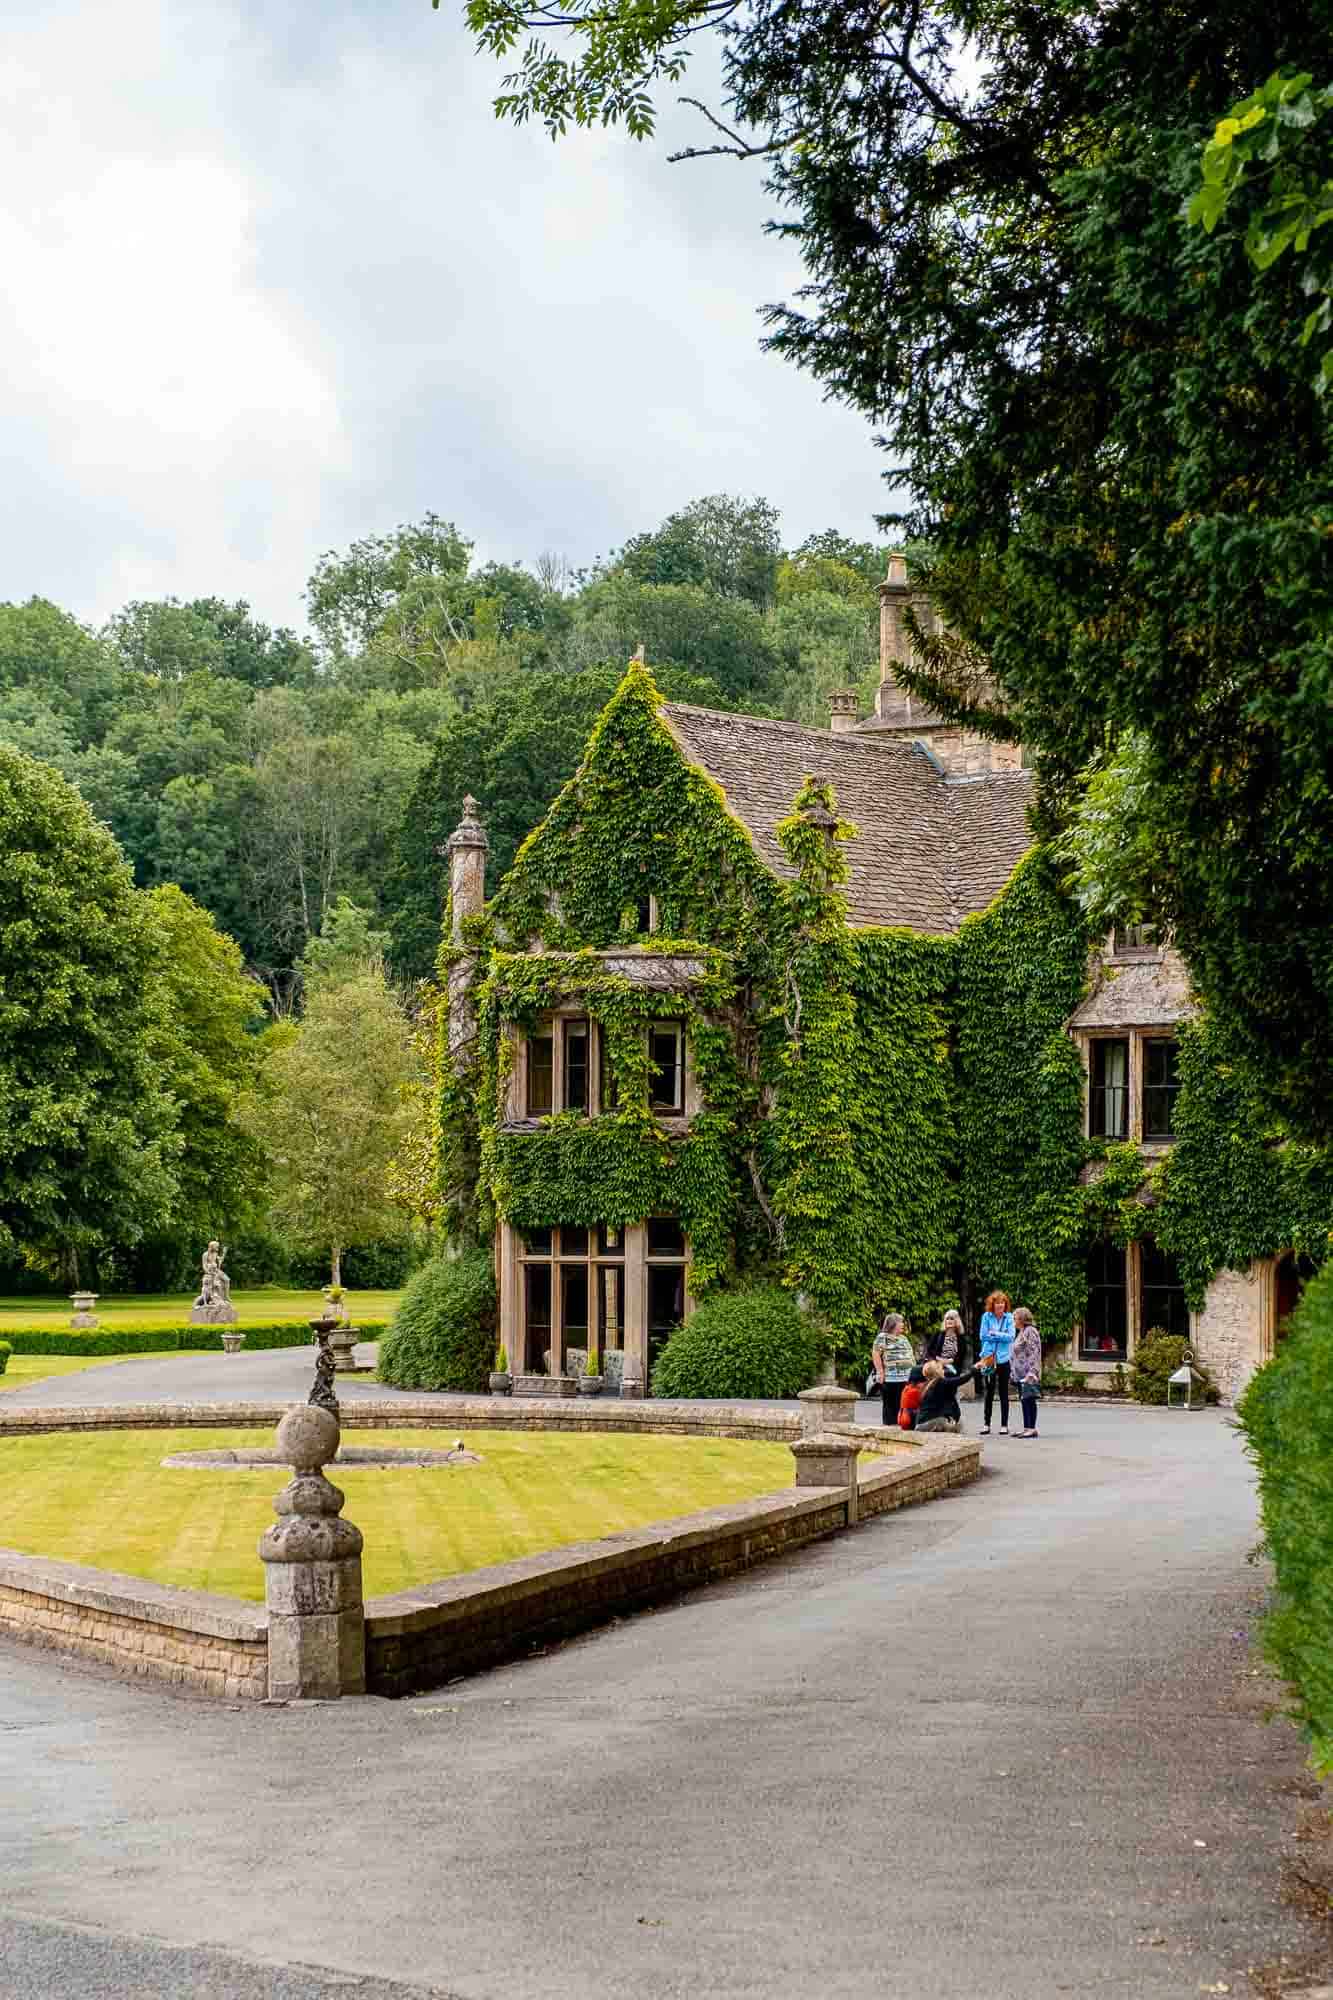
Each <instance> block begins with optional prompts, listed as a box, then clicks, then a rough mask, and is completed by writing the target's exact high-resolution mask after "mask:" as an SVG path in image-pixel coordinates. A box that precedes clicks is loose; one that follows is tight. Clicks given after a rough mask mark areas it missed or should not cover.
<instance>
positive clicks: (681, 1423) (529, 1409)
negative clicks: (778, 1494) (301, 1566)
mask: <svg viewBox="0 0 1333 2000" xmlns="http://www.w3.org/2000/svg"><path fill="white" fill-rule="evenodd" d="M291 1407H292V1400H291V1399H290V1398H289V1399H288V1400H287V1401H285V1402H280V1403H112V1404H107V1405H105V1406H103V1407H101V1408H98V1407H93V1406H90V1407H88V1408H79V1407H77V1406H76V1407H72V1408H64V1407H61V1408H58V1409H57V1408H51V1407H42V1406H38V1407H36V1408H33V1409H3V1408H0V1440H3V1439H4V1438H5V1437H6V1436H21V1437H22V1436H27V1437H30V1436H33V1435H41V1434H43V1433H45V1432H48V1431H97V1430H121V1431H128V1430H219V1431H221V1430H265V1429H272V1428H273V1426H275V1425H276V1424H278V1423H279V1422H280V1421H281V1419H282V1418H283V1417H284V1416H286V1414H287V1412H288V1410H289V1409H291ZM342 1422H343V1427H344V1429H346V1430H349V1431H356V1430H455V1431H458V1430H488V1431H609V1432H615V1433H618V1434H620V1435H622V1436H623V1435H626V1434H628V1435H631V1436H633V1435H635V1434H636V1433H637V1434H645V1435H657V1436H668V1437H727V1438H749V1439H752V1440H754V1441H756V1442H759V1443H769V1444H790V1443H792V1442H793V1441H794V1440H795V1439H796V1438H798V1437H799V1436H800V1435H801V1417H800V1413H799V1412H798V1411H795V1410H781V1409H774V1408H767V1409H765V1408H761V1409H757V1410H756V1409H754V1408H753V1407H748V1408H747V1406H746V1405H745V1404H743V1403H667V1402H653V1401H647V1402H637V1401H634V1402H621V1401H620V1399H619V1398H618V1397H601V1396H585V1397H579V1398H578V1399H577V1400H576V1401H573V1402H566V1401H563V1400H561V1399H559V1398H556V1397H545V1396H543V1397H537V1396H524V1397H513V1396H431V1397H419V1396H395V1397H393V1398H392V1400H389V1399H387V1398H386V1399H384V1400H381V1399H380V1398H379V1397H377V1396H366V1397H360V1396H358V1397H356V1398H352V1397H350V1396H349V1397H348V1398H347V1400H346V1401H345V1402H344V1403H343V1406H342ZM866 1428H867V1430H869V1429H870V1427H868V1426H867V1427H866ZM876 1435H877V1433H876ZM901 1435H902V1436H904V1437H906V1436H907V1433H906V1432H904V1433H901Z"/></svg>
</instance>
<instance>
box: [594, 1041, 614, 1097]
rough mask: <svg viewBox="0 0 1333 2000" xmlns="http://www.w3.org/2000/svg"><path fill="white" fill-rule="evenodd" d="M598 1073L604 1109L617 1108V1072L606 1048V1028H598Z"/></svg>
mask: <svg viewBox="0 0 1333 2000" xmlns="http://www.w3.org/2000/svg"><path fill="white" fill-rule="evenodd" d="M597 1073H598V1077H599V1080H600V1089H601V1106H602V1110H603V1111H614V1110H615V1108H616V1073H615V1071H614V1070H613V1069H612V1067H611V1059H610V1057H609V1055H608V1054H607V1049H606V1029H605V1028H599V1029H598V1030H597Z"/></svg>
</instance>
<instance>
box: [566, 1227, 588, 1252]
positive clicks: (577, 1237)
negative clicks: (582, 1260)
mask: <svg viewBox="0 0 1333 2000" xmlns="http://www.w3.org/2000/svg"><path fill="white" fill-rule="evenodd" d="M587 1254H588V1232H587V1230H586V1229H585V1228H584V1226H583V1224H582V1223H581V1222H562V1223H561V1225H560V1255H561V1256H562V1257H586V1256H587Z"/></svg>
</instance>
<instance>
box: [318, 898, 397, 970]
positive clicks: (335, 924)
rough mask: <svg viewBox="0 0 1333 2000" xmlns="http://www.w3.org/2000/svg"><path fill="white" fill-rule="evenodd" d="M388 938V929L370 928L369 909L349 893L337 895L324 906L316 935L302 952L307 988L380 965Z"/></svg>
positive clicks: (382, 961)
mask: <svg viewBox="0 0 1333 2000" xmlns="http://www.w3.org/2000/svg"><path fill="white" fill-rule="evenodd" d="M388 942H389V933H388V932H387V931H377V930H374V929H373V928H372V926H371V921H370V912H369V911H368V910H363V909H361V908H360V907H359V905H357V904H356V903H354V902H353V901H352V899H351V897H350V896H339V898H338V900H337V902H336V903H333V904H332V905H331V906H330V907H329V908H328V909H326V910H325V912H324V920H323V922H322V923H321V925H320V927H319V935H318V937H312V938H311V940H310V942H309V944H307V946H306V948H305V950H304V951H303V952H302V954H301V973H302V977H303V978H304V981H305V985H306V990H307V992H310V991H313V990H314V989H315V988H317V987H321V986H326V987H327V986H339V985H341V984H342V983H343V982H344V981H345V980H348V979H359V978H360V977H361V976H362V974H363V973H366V972H368V971H372V970H374V969H375V968H376V967H379V966H382V965H383V963H384V953H385V949H386V947H387V946H388Z"/></svg>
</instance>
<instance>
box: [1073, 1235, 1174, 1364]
mask: <svg viewBox="0 0 1333 2000" xmlns="http://www.w3.org/2000/svg"><path fill="white" fill-rule="evenodd" d="M1186 1311H1187V1313H1188V1315H1189V1320H1188V1338H1189V1341H1190V1345H1191V1346H1192V1347H1194V1348H1196V1349H1197V1347H1198V1344H1199V1342H1198V1332H1199V1314H1198V1313H1196V1312H1195V1311H1194V1309H1193V1307H1192V1306H1188V1305H1187V1306H1186ZM1142 1321H1143V1257H1142V1246H1141V1244H1140V1243H1139V1242H1137V1241H1135V1242H1132V1243H1127V1244H1126V1245H1125V1358H1124V1360H1123V1361H1120V1360H1118V1359H1117V1358H1116V1357H1115V1356H1114V1355H1108V1356H1107V1357H1106V1359H1105V1360H1104V1361H1102V1360H1099V1359H1098V1358H1097V1356H1096V1355H1095V1354H1088V1355H1085V1354H1084V1353H1083V1352H1082V1347H1083V1323H1082V1321H1080V1322H1079V1324H1078V1325H1077V1326H1076V1327H1075V1328H1074V1331H1073V1334H1072V1336H1071V1337H1070V1341H1069V1346H1068V1349H1067V1355H1068V1359H1069V1365H1070V1366H1071V1367H1074V1368H1076V1369H1077V1370H1078V1372H1079V1374H1080V1375H1114V1373H1115V1371H1116V1369H1117V1368H1124V1369H1126V1370H1128V1369H1130V1368H1132V1367H1133V1365H1134V1355H1135V1351H1136V1349H1137V1348H1138V1344H1139V1341H1140V1340H1141V1339H1142V1337H1143V1334H1144V1333H1145V1332H1146V1330H1147V1329H1146V1328H1145V1327H1144V1325H1143V1324H1142Z"/></svg>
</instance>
